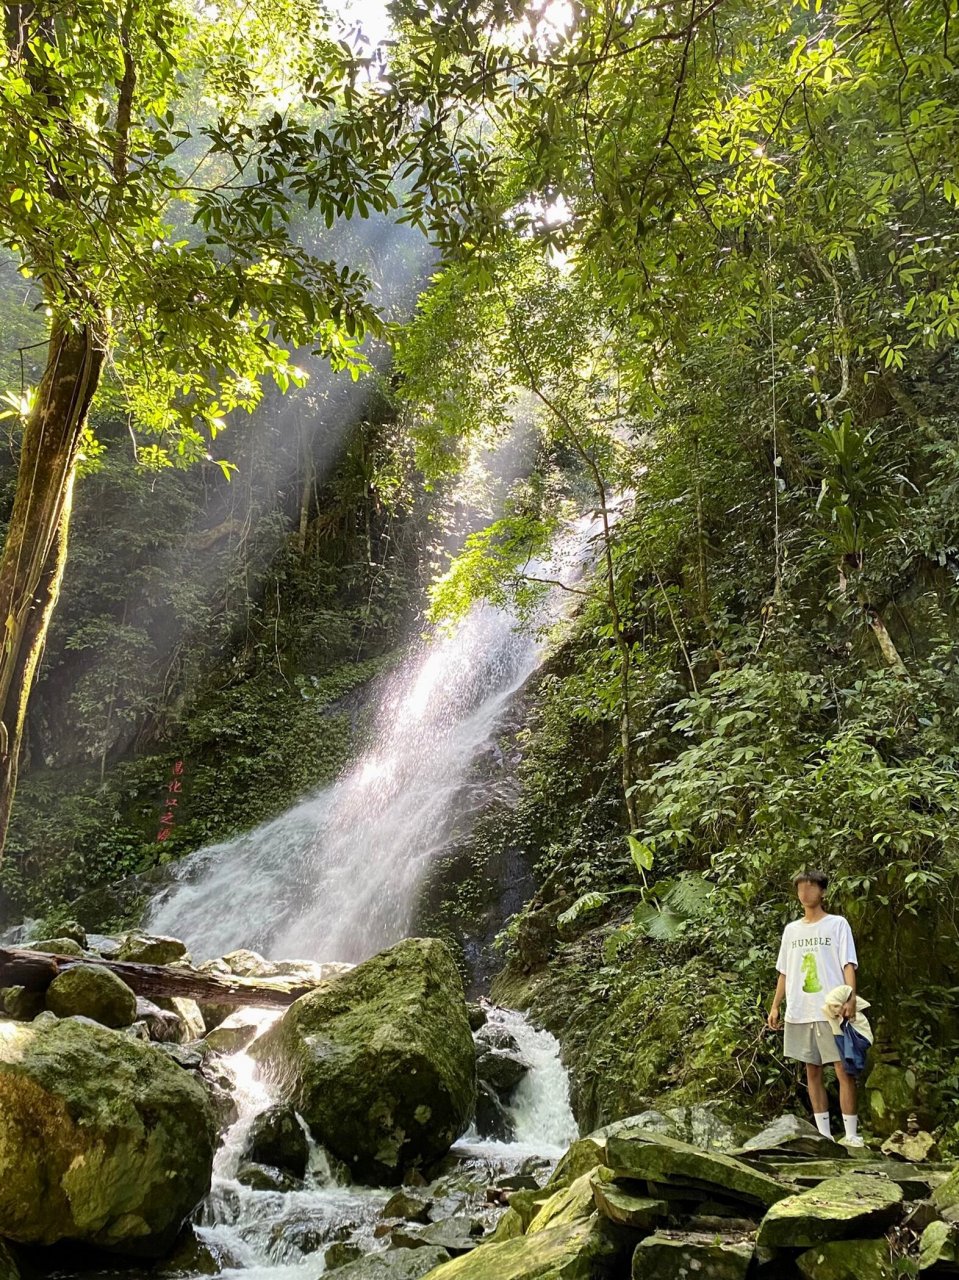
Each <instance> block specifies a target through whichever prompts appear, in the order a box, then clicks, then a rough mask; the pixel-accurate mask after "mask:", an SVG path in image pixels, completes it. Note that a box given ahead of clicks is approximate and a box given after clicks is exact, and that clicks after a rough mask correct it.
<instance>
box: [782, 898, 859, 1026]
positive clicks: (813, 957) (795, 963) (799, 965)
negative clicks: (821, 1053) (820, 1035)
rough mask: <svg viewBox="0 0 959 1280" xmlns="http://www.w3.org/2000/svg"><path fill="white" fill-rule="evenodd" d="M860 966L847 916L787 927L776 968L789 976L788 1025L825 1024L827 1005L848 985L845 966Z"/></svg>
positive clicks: (825, 917)
mask: <svg viewBox="0 0 959 1280" xmlns="http://www.w3.org/2000/svg"><path fill="white" fill-rule="evenodd" d="M858 963H859V962H858V960H857V959H856V944H855V943H854V942H853V940H852V929H850V927H849V921H848V920H847V919H846V918H845V916H830V915H826V916H823V918H822V919H821V920H817V921H816V922H815V923H814V924H807V923H806V921H805V920H793V921H792V923H791V924H787V925H786V927H785V929H784V930H783V940H782V943H781V945H780V947H779V959H778V960H777V961H776V968H777V969H778V970H779V972H780V973H784V974H785V975H786V1021H787V1022H824V1021H825V1015H824V1014H823V1011H822V1006H823V1001H824V1000H825V999H826V996H827V995H828V994H829V992H830V991H831V990H832V989H833V987H838V986H839V985H840V984H841V983H843V982H845V981H846V979H845V978H844V977H843V972H842V971H843V966H844V965H847V964H854V965H857V966H858Z"/></svg>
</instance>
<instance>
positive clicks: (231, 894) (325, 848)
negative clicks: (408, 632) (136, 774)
mask: <svg viewBox="0 0 959 1280" xmlns="http://www.w3.org/2000/svg"><path fill="white" fill-rule="evenodd" d="M592 533H593V522H592V521H591V520H590V519H588V518H584V519H583V520H581V521H579V522H578V523H577V524H576V525H574V526H573V527H572V528H571V529H570V531H569V533H568V534H567V535H566V537H565V539H564V540H563V541H562V542H561V544H560V545H559V547H558V549H557V551H556V553H555V555H554V557H553V559H552V561H550V563H548V564H546V565H539V566H536V567H533V568H531V572H533V573H537V574H538V575H539V576H541V577H547V578H555V579H557V580H559V581H563V582H565V583H566V584H569V583H572V582H573V581H575V580H576V578H577V577H579V576H580V575H581V573H582V568H583V564H584V562H585V560H586V558H587V556H588V554H589V547H590V539H591V535H592ZM575 598H576V597H575V596H570V595H568V594H567V593H564V592H563V591H562V590H559V589H554V590H553V592H552V595H551V597H550V598H549V600H548V601H547V602H546V604H545V606H544V610H543V617H542V619H541V622H542V623H545V622H547V621H549V620H550V619H551V618H552V619H555V618H556V617H557V616H558V615H559V614H560V613H561V611H562V609H563V608H564V607H565V606H566V604H567V603H568V601H569V600H570V599H575ZM541 657H542V646H541V643H540V641H539V640H538V638H537V634H536V633H535V631H531V630H530V629H529V628H527V629H519V628H518V627H517V625H516V619H515V617H514V615H513V613H512V612H511V611H510V610H509V609H500V608H494V607H492V606H490V605H477V606H475V607H474V608H473V609H472V610H471V611H470V613H469V614H468V616H467V617H466V618H465V619H464V620H463V622H462V623H461V624H460V625H459V627H458V628H457V629H456V631H455V633H454V634H452V635H449V636H440V637H437V638H435V639H434V640H433V641H432V642H425V643H423V644H422V645H420V646H419V647H418V648H417V649H416V650H415V651H414V652H413V653H412V654H411V656H410V657H409V658H408V660H407V661H406V662H405V663H404V664H403V665H402V666H401V668H400V670H399V671H397V672H396V673H395V674H394V675H393V676H392V677H391V678H390V679H389V680H388V681H386V682H385V686H384V688H383V691H382V693H381V696H380V699H379V705H378V710H377V714H376V717H375V720H376V731H375V733H374V741H373V745H372V746H371V748H370V749H369V750H368V751H367V752H366V753H365V754H364V755H363V756H362V757H361V758H360V759H359V760H358V761H357V762H356V763H355V765H354V766H353V767H352V768H351V769H349V770H348V771H347V773H346V774H345V776H344V777H342V778H341V779H340V780H339V781H337V782H336V783H335V784H334V785H333V786H331V787H325V788H323V789H321V790H318V791H317V792H315V793H314V794H313V795H311V796H308V797H307V798H306V799H304V800H303V801H301V802H300V803H299V804H296V805H294V806H293V808H291V809H289V810H288V811H287V812H286V813H284V814H282V815H281V816H280V817H278V818H275V819H273V820H272V821H270V822H267V823H265V824H263V825H262V826H259V827H257V828H255V829H254V830H252V831H249V832H246V833H244V834H243V835H241V836H239V837H237V838H236V839H234V840H231V841H227V842H224V843H221V844H216V845H212V846H210V847H208V848H206V849H202V850H200V851H199V852H198V853H196V854H193V855H192V856H191V857H189V858H187V859H185V860H184V861H183V863H181V864H180V867H179V868H178V872H177V880H176V881H175V882H174V885H173V887H172V888H171V889H170V890H168V891H167V892H165V893H164V894H163V895H161V896H160V897H159V898H158V899H157V900H156V902H155V904H154V906H153V909H152V911H151V914H150V916H149V919H148V921H147V924H148V927H149V928H150V929H152V930H154V931H156V932H160V933H170V934H173V935H175V936H176V937H179V938H183V939H185V940H186V941H187V943H188V944H189V945H190V949H191V951H192V953H193V955H194V957H195V958H196V959H203V958H209V957H211V956H217V955H223V954H225V953H226V952H229V951H231V950H233V949H234V948H236V947H250V948H252V949H254V950H256V951H258V952H261V953H262V954H264V955H266V956H270V957H273V958H287V957H291V956H296V957H298V958H303V959H321V958H324V957H325V958H328V957H330V956H336V957H337V958H338V959H340V960H346V961H354V962H355V961H359V960H364V959H366V958H367V957H368V956H370V955H372V954H374V953H375V952H377V951H379V950H381V949H382V948H384V947H387V946H390V945H391V944H392V943H394V942H397V941H399V939H401V938H403V937H405V936H407V934H408V932H409V928H410V926H411V921H412V919H413V914H414V911H415V909H416V901H417V892H418V890H419V888H420V886H421V884H422V882H423V878H424V875H425V873H426V871H427V869H428V867H429V865H430V863H431V862H432V861H433V860H434V859H435V858H436V856H437V855H438V854H439V853H441V852H442V851H443V850H444V848H446V847H448V843H449V841H450V838H451V834H452V832H453V829H454V826H455V825H456V824H457V822H458V821H459V822H462V821H463V820H464V818H465V819H466V820H467V821H468V814H469V811H470V808H471V806H474V805H475V804H476V803H477V799H476V797H475V795H473V794H472V793H471V788H470V786H469V780H470V772H471V769H472V767H473V766H474V765H475V764H476V762H477V760H478V759H479V758H480V757H481V756H482V755H483V754H484V752H486V751H487V750H489V749H490V747H491V744H493V743H494V741H495V736H496V733H497V729H498V728H499V727H500V726H501V724H502V720H503V714H504V711H505V709H506V708H507V706H508V704H509V702H510V699H511V698H512V697H513V695H514V694H515V693H516V692H517V690H518V689H519V688H520V687H521V686H522V685H523V684H524V683H525V681H526V680H527V679H528V678H529V676H530V675H531V674H532V673H533V671H534V670H535V669H536V667H537V666H538V664H539V662H540V660H541ZM318 732H322V723H321V724H320V725H319V726H318Z"/></svg>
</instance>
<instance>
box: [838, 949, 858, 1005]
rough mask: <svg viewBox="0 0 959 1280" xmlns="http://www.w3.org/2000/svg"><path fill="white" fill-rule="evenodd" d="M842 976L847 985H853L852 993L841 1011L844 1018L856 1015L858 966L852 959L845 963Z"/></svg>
mask: <svg viewBox="0 0 959 1280" xmlns="http://www.w3.org/2000/svg"><path fill="white" fill-rule="evenodd" d="M842 976H843V978H845V980H846V985H847V986H849V987H852V995H851V996H850V997H849V999H848V1000H847V1001H846V1003H845V1004H844V1005H843V1007H842V1009H841V1010H840V1013H841V1014H842V1016H843V1017H844V1018H854V1017H855V1016H856V966H855V965H854V964H853V963H852V962H851V961H850V963H849V964H844V965H843V967H842Z"/></svg>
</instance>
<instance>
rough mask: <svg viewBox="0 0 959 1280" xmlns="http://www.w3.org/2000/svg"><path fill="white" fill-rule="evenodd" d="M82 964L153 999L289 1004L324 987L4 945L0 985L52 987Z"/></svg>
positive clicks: (269, 1006) (274, 1006)
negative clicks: (60, 977) (62, 974)
mask: <svg viewBox="0 0 959 1280" xmlns="http://www.w3.org/2000/svg"><path fill="white" fill-rule="evenodd" d="M78 964H95V965H97V966H99V967H100V968H101V969H109V970H110V972H111V973H114V974H116V976H117V977H118V978H122V980H123V981H124V982H125V983H126V984H127V986H128V987H129V988H130V990H131V991H133V992H134V993H135V994H136V995H138V996H146V997H148V998H150V999H158V998H167V997H170V996H180V997H183V998H185V999H189V1000H203V1001H206V1002H207V1003H208V1004H230V1005H236V1006H245V1007H248V1008H255V1009H286V1008H287V1007H288V1006H289V1005H291V1004H292V1003H293V1001H294V1000H298V999H299V998H300V996H303V995H306V993H307V992H308V991H313V990H314V989H315V988H316V987H318V986H320V985H321V984H320V983H319V982H314V981H304V980H303V979H302V978H283V977H276V978H238V977H226V976H225V975H221V974H218V973H201V972H199V971H198V970H196V969H187V968H183V969H179V968H173V967H172V966H169V965H160V964H135V963H133V962H132V961H128V960H103V959H99V958H96V957H93V956H84V957H82V958H77V957H75V956H59V955H52V954H50V953H48V952H43V951H26V950H23V949H19V948H8V949H6V950H4V949H3V948H0V987H24V988H25V989H26V990H27V991H40V992H43V991H46V989H47V987H49V985H50V983H51V982H52V981H53V980H54V978H55V977H56V976H57V975H58V974H60V973H66V972H67V971H68V970H69V969H72V968H73V967H74V966H75V965H78Z"/></svg>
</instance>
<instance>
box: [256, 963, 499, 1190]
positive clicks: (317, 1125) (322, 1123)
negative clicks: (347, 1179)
mask: <svg viewBox="0 0 959 1280" xmlns="http://www.w3.org/2000/svg"><path fill="white" fill-rule="evenodd" d="M249 1052H250V1054H251V1055H252V1056H253V1057H254V1058H255V1059H256V1060H257V1061H258V1062H259V1063H260V1064H261V1066H262V1068H263V1069H264V1071H265V1072H266V1074H267V1075H268V1076H270V1077H271V1079H272V1080H273V1082H274V1084H275V1086H276V1089H277V1090H278V1092H279V1095H280V1097H281V1098H282V1100H283V1101H286V1102H288V1103H290V1104H291V1105H292V1106H293V1107H295V1109H296V1110H297V1111H298V1112H299V1114H300V1115H301V1116H302V1117H303V1118H304V1120H305V1121H306V1123H307V1124H308V1125H309V1127H310V1131H311V1132H312V1134H313V1136H314V1138H315V1139H316V1140H317V1142H319V1143H320V1144H321V1145H322V1146H324V1147H325V1148H326V1149H327V1150H328V1151H330V1152H332V1154H333V1155H334V1156H335V1157H336V1158H337V1159H339V1160H342V1161H344V1162H345V1163H346V1164H347V1165H348V1167H349V1168H350V1170H351V1172H352V1174H353V1176H354V1177H355V1178H357V1179H359V1180H360V1181H364V1182H372V1183H380V1184H387V1185H390V1184H395V1183H397V1182H399V1181H400V1179H401V1178H402V1175H403V1173H404V1171H405V1170H407V1169H409V1168H411V1167H416V1166H420V1165H423V1164H426V1163H428V1162H430V1161H432V1160H435V1159H437V1158H438V1157H440V1156H441V1155H443V1154H444V1153H445V1152H446V1151H448V1150H449V1148H450V1146H451V1145H452V1143H453V1142H455V1140H456V1139H457V1138H458V1137H459V1135H460V1134H461V1133H462V1132H463V1130H464V1129H465V1128H466V1127H467V1125H468V1124H469V1121H470V1118H471V1116H472V1115H473V1109H474V1106H475V1100H476V1064H475V1051H474V1046H473V1037H472V1035H471V1034H470V1029H469V1021H468V1019H467V1015H466V1001H465V998H464V995H463V984H462V979H461V978H460V975H459V971H458V970H457V968H456V964H455V962H454V960H453V957H452V955H451V954H450V952H449V950H448V949H447V947H446V946H445V944H444V943H442V942H439V941H438V940H436V939H432V938H409V939H407V940H406V941H404V942H401V943H399V944H398V945H397V946H395V947H392V948H391V949H390V950H389V951H384V952H382V953H381V954H380V955H378V956H374V957H373V958H372V959H371V960H367V961H365V962H364V963H363V964H361V965H358V966H357V968H355V969H353V970H351V971H350V972H349V973H346V974H343V975H342V976H341V977H338V978H336V979H335V980H333V981H330V982H328V983H325V984H324V985H323V986H321V987H318V988H317V989H316V990H315V991H311V992H310V993H309V994H308V995H305V996H302V997H301V998H300V999H299V1000H297V1001H295V1003H294V1004H292V1005H291V1006H290V1008H289V1009H288V1010H287V1011H286V1013H285V1014H284V1015H283V1017H282V1018H281V1019H280V1020H279V1022H277V1023H276V1024H275V1026H273V1027H271V1028H270V1030H269V1031H267V1032H266V1033H265V1034H264V1035H262V1036H260V1037H259V1039H257V1040H255V1041H254V1042H253V1044H252V1045H251V1046H250V1050H249Z"/></svg>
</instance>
